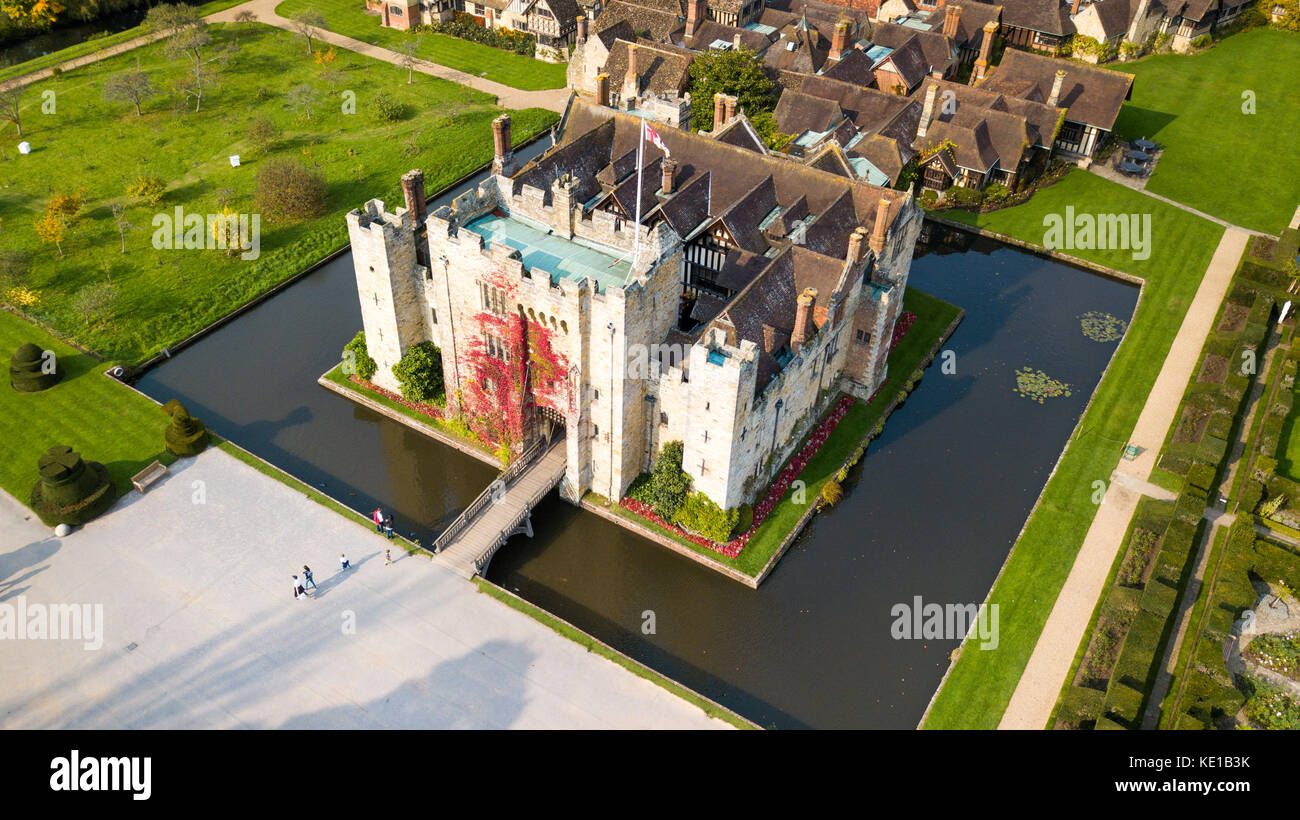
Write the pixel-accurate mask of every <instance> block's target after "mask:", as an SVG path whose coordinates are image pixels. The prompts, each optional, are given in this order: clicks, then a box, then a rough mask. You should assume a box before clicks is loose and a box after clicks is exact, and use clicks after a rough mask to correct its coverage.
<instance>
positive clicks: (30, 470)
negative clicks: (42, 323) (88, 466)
mask: <svg viewBox="0 0 1300 820" xmlns="http://www.w3.org/2000/svg"><path fill="white" fill-rule="evenodd" d="M25 342H31V343H32V344H35V345H37V346H38V347H40V348H41V349H42V350H52V351H54V353H55V355H56V356H57V360H58V362H59V367H60V369H61V370H63V371H64V376H63V379H62V381H60V382H59V383H58V384H56V385H55V386H54V387H52V388H50V389H49V390H45V391H42V392H40V393H19V392H18V391H16V390H14V389H13V388H12V387H10V386H9V380H8V378H7V377H6V378H5V383H4V384H3V385H0V441H3V442H4V458H0V487H3V488H4V490H5V491H6V492H8V493H9V494H10V495H12V496H13V497H14V498H16V499H18V500H19V501H20V502H22V503H23V504H26V503H27V498H28V495H29V494H30V493H31V490H32V485H33V484H35V483H36V479H37V471H36V461H37V459H39V458H40V457H41V454H42V453H44V452H45V451H46V450H48V449H49V448H50V447H52V446H54V445H56V444H66V445H68V446H70V447H71V448H72V449H74V450H76V451H78V452H80V453H81V456H82V458H84V459H86V460H87V461H98V462H101V463H102V464H103V465H104V466H105V467H107V468H108V472H109V474H110V475H112V477H113V483H114V484H115V485H116V486H117V489H118V492H119V493H125V492H127V491H128V490H130V489H131V476H133V475H135V474H136V473H138V472H140V471H141V470H142V469H144V468H145V467H146V466H148V465H149V463H150V462H152V461H153V460H154V459H157V460H159V461H161V462H163V463H164V464H170V463H171V462H173V461H175V458H174V457H173V456H170V455H168V454H167V453H166V451H165V450H164V449H163V429H164V428H165V427H166V426H167V421H168V420H167V417H166V416H165V415H163V412H162V410H160V409H159V407H158V405H156V404H154V403H153V402H152V401H150V400H149V399H146V398H145V397H143V396H141V395H138V394H136V393H134V392H132V391H131V390H128V389H126V388H125V387H123V386H122V385H120V384H117V383H115V382H114V381H113V380H112V379H109V378H108V377H106V376H104V375H103V374H102V371H103V370H105V369H107V365H104V364H101V363H99V362H96V361H95V360H94V359H93V358H92V357H90V356H88V355H86V354H85V353H81V352H79V351H77V350H74V349H73V348H71V347H68V346H67V345H65V344H63V343H62V342H60V341H58V340H57V339H54V338H52V337H50V336H49V335H48V334H46V333H44V332H42V331H40V330H38V329H36V328H35V327H33V326H32V325H30V324H28V323H27V322H24V321H23V320H22V319H20V318H19V317H17V316H15V315H13V314H12V313H10V312H9V311H7V310H0V351H3V352H4V356H5V360H6V361H8V357H9V356H10V355H12V354H13V352H14V350H16V349H17V348H18V346H19V345H21V344H23V343H25Z"/></svg>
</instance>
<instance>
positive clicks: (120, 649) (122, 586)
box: [0, 449, 727, 729]
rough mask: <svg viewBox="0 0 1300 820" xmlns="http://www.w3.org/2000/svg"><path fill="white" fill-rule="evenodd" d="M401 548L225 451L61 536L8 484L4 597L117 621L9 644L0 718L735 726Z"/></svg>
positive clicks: (0, 664) (135, 724) (0, 570)
mask: <svg viewBox="0 0 1300 820" xmlns="http://www.w3.org/2000/svg"><path fill="white" fill-rule="evenodd" d="M200 489H201V490H202V491H203V492H204V493H205V496H206V498H205V501H206V503H202V504H197V503H194V500H193V499H194V494H195V493H196V492H198V491H199V490H200ZM388 546H389V542H388V541H387V540H385V539H383V538H382V537H380V536H378V535H376V534H375V533H374V532H372V531H370V530H368V529H366V528H364V527H360V526H358V525H357V524H355V523H353V522H352V521H349V520H347V519H345V518H343V517H341V516H339V515H337V514H335V513H334V512H331V511H330V510H328V509H326V508H325V507H322V506H320V505H318V504H316V503H315V502H313V501H310V500H308V499H307V498H305V497H304V496H302V495H301V494H300V493H298V492H296V491H294V490H292V489H290V488H289V487H287V486H285V485H283V484H281V483H279V482H277V481H275V480H273V479H271V478H268V477H267V476H264V475H262V474H261V473H259V472H257V471H255V470H252V469H250V468H249V467H248V466H247V465H245V464H243V463H242V462H239V461H237V460H236V459H234V458H232V457H231V456H229V455H227V454H226V453H224V452H222V451H220V450H216V449H209V450H208V451H206V452H205V453H203V454H202V455H200V456H199V457H198V458H197V459H192V460H186V461H184V462H181V463H179V464H178V465H177V468H176V469H175V470H174V471H173V473H172V475H170V476H168V477H167V478H165V479H163V481H162V482H160V483H158V484H155V485H154V487H153V488H152V489H151V490H150V491H149V493H148V494H147V495H145V496H141V495H139V494H138V493H134V492H133V493H131V494H130V495H128V496H127V497H126V498H124V499H121V500H119V501H118V505H117V506H116V507H115V508H114V509H113V511H112V512H111V513H110V514H109V515H107V516H106V517H104V518H102V519H100V520H98V521H94V522H92V523H91V524H89V525H88V526H87V527H85V528H84V529H82V530H80V531H77V532H75V533H74V534H73V535H71V536H69V537H67V538H62V539H60V538H56V537H54V536H53V535H51V534H50V531H49V530H48V529H47V528H46V527H44V526H42V525H41V524H40V522H39V521H37V520H36V519H35V517H34V516H32V515H31V513H30V512H29V511H27V510H26V509H25V508H24V507H22V506H21V505H19V504H18V503H17V502H16V501H15V500H14V499H13V498H11V497H10V496H8V495H6V494H4V493H3V492H0V602H3V603H4V604H7V605H10V606H15V605H17V604H18V602H19V601H20V600H25V602H26V604H27V605H28V607H30V606H31V605H33V604H41V605H46V604H55V603H88V604H102V605H103V623H104V626H103V636H102V644H103V645H102V648H100V649H98V650H87V649H86V648H84V646H83V643H82V642H81V641H70V640H59V641H56V640H0V669H3V670H4V686H3V687H0V728H2V729H11V728H15V729H16V728H24V729H26V728H118V729H122V728H126V729H143V728H165V729H179V728H282V729H323V728H380V729H396V728H404V729H435V728H465V729H468V728H507V727H510V728H537V729H541V728H566V729H576V728H727V726H726V724H723V723H721V722H719V721H715V720H712V719H710V718H708V717H707V716H705V714H704V713H703V712H702V711H700V710H699V709H698V708H697V707H695V706H693V705H691V704H689V703H687V702H686V701H683V700H681V699H679V698H677V697H676V696H674V695H672V694H670V693H669V692H667V691H666V690H664V689H661V688H660V687H658V686H656V685H655V684H653V683H651V682H649V681H647V680H644V679H642V678H639V677H637V676H635V675H633V674H631V673H630V672H628V671H627V670H625V669H623V668H622V667H620V666H618V665H616V664H614V663H611V662H610V661H608V660H605V659H604V658H602V657H600V656H598V655H596V654H593V653H590V652H588V651H587V650H586V649H585V648H583V647H582V646H580V645H578V644H576V643H573V642H572V641H570V640H568V639H566V638H563V637H561V636H560V635H558V634H556V633H555V632H552V631H551V630H550V629H548V628H547V627H545V626H543V625H542V624H540V623H538V622H537V621H534V620H533V619H531V618H529V617H528V616H526V615H524V614H522V613H519V612H516V611H515V610H513V609H511V608H509V607H507V606H504V605H503V604H502V603H501V602H499V601H497V600H495V599H493V598H491V597H489V596H487V595H483V594H481V593H479V592H477V591H476V587H475V586H474V585H472V584H468V583H466V582H465V581H464V580H463V579H461V578H459V577H457V576H456V575H455V573H453V572H451V571H450V570H448V569H447V568H446V567H443V566H441V565H439V564H437V563H435V562H433V561H430V560H429V559H427V558H424V557H419V556H417V557H409V558H408V557H405V553H404V552H402V550H400V549H393V554H394V559H395V563H394V564H393V566H385V565H384V549H385V548H387V547H388ZM340 552H346V553H347V554H348V556H349V557H350V558H351V559H352V562H353V565H354V566H353V569H351V570H349V571H347V572H346V573H340V572H339V571H338V560H337V559H338V554H339V553H340ZM304 562H306V563H308V564H310V565H311V566H312V568H313V569H314V570H315V576H316V581H317V583H318V584H319V586H320V588H319V590H316V591H314V592H313V593H312V595H313V599H312V600H307V601H296V600H294V599H293V597H292V592H291V579H290V576H291V575H293V574H294V573H295V572H299V571H300V570H301V567H302V564H303V563H304Z"/></svg>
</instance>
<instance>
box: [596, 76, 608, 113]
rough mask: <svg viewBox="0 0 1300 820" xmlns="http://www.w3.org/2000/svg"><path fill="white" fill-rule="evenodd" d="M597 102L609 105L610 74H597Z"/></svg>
mask: <svg viewBox="0 0 1300 820" xmlns="http://www.w3.org/2000/svg"><path fill="white" fill-rule="evenodd" d="M596 102H597V103H598V104H600V105H609V75H608V74H598V75H597V76H596Z"/></svg>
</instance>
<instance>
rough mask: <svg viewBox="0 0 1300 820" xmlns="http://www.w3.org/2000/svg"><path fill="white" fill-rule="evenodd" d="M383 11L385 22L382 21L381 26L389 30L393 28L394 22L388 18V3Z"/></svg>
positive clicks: (383, 7)
mask: <svg viewBox="0 0 1300 820" xmlns="http://www.w3.org/2000/svg"><path fill="white" fill-rule="evenodd" d="M381 9H382V11H381V13H382V14H383V20H381V21H380V23H379V25H381V26H383V27H384V28H389V27H390V26H392V24H393V21H392V19H391V18H390V17H389V16H388V3H387V2H385V3H384V4H383V6H381Z"/></svg>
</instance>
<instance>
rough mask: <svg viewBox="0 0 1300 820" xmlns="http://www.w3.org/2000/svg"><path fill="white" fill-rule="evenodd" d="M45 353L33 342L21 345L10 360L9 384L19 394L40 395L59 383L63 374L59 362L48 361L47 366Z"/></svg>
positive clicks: (51, 358) (55, 360) (51, 359)
mask: <svg viewBox="0 0 1300 820" xmlns="http://www.w3.org/2000/svg"><path fill="white" fill-rule="evenodd" d="M46 361H47V359H46V358H45V351H43V350H41V349H40V348H39V347H37V346H36V345H34V344H32V343H31V342H27V343H25V344H22V345H19V347H18V349H17V350H15V351H14V355H13V357H12V358H11V359H10V360H9V384H11V385H13V388H14V389H15V390H17V391H18V392H19V393H39V392H40V391H42V390H48V389H50V388H51V387H53V386H54V385H55V384H57V383H58V381H59V379H60V378H62V377H63V374H62V373H61V372H59V367H58V360H57V359H55V358H54V357H52V356H51V357H50V358H49V359H48V361H49V365H48V366H47V365H46Z"/></svg>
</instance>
